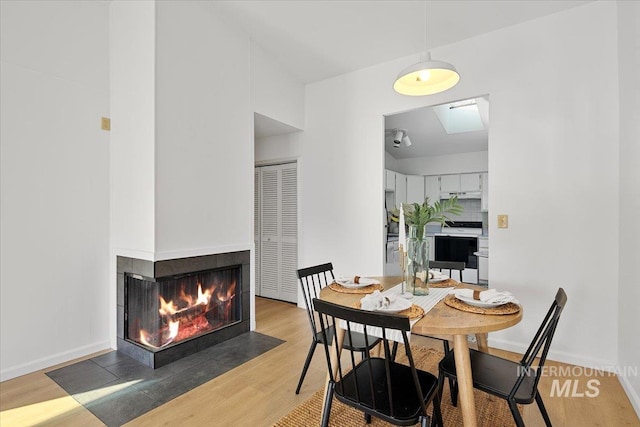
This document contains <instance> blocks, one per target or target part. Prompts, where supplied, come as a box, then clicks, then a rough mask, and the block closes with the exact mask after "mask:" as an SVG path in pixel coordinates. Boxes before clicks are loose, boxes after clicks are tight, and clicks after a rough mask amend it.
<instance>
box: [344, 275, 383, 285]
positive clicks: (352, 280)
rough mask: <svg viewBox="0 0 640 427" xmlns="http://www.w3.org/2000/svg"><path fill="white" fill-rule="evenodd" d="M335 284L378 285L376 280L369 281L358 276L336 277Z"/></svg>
mask: <svg viewBox="0 0 640 427" xmlns="http://www.w3.org/2000/svg"><path fill="white" fill-rule="evenodd" d="M335 282H336V283H338V284H341V285H343V284H347V285H376V284H378V283H380V282H379V281H377V280H376V279H369V278H368V277H360V276H349V277H337V278H336V279H335Z"/></svg>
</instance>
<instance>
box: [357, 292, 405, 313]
mask: <svg viewBox="0 0 640 427" xmlns="http://www.w3.org/2000/svg"><path fill="white" fill-rule="evenodd" d="M395 299H396V298H395V295H393V294H387V295H382V293H381V292H380V291H373V293H371V294H368V295H365V296H364V298H362V299H361V300H360V308H361V309H363V310H368V311H374V310H380V309H382V308H387V307H389V305H391V304H392V303H393V302H394V301H395Z"/></svg>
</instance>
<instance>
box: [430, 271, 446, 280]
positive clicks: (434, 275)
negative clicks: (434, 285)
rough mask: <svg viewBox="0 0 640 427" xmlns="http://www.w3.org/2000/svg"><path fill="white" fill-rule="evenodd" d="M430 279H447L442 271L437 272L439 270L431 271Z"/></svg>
mask: <svg viewBox="0 0 640 427" xmlns="http://www.w3.org/2000/svg"><path fill="white" fill-rule="evenodd" d="M429 276H430V277H429V279H442V278H443V277H447V276H445V275H444V274H442V272H441V271H437V270H429Z"/></svg>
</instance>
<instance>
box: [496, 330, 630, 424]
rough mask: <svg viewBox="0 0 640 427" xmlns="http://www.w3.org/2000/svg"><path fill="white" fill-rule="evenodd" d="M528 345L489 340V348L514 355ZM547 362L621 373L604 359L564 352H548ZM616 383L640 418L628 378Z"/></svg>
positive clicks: (619, 377)
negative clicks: (619, 385) (620, 386)
mask: <svg viewBox="0 0 640 427" xmlns="http://www.w3.org/2000/svg"><path fill="white" fill-rule="evenodd" d="M528 346H529V345H528V344H521V343H514V342H512V341H506V340H500V339H489V347H493V348H498V349H500V350H507V351H512V352H514V353H520V354H524V352H525V351H527V348H528ZM547 358H548V359H549V360H554V361H557V362H562V363H568V364H570V365H577V366H583V367H587V368H594V369H598V370H603V371H608V372H614V373H618V372H620V371H621V369H620V367H619V366H618V364H617V363H614V362H612V361H609V360H605V359H596V358H592V357H584V356H581V355H576V354H574V353H567V352H564V351H552V350H549V355H548V356H547ZM617 377H618V381H620V384H621V385H622V389H623V390H624V391H625V394H626V395H627V397H628V398H629V401H630V402H631V406H633V409H634V411H635V412H636V415H637V416H638V418H640V396H638V393H637V392H636V390H635V389H634V388H633V385H632V384H631V382H630V381H629V377H627V376H625V375H617Z"/></svg>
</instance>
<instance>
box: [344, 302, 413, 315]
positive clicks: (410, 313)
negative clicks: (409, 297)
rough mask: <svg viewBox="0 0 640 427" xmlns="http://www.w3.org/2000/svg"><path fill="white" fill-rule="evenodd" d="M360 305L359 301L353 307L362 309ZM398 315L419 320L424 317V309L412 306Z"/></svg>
mask: <svg viewBox="0 0 640 427" xmlns="http://www.w3.org/2000/svg"><path fill="white" fill-rule="evenodd" d="M360 305H361V304H360V301H358V302H356V303H355V304H354V305H353V307H354V308H357V309H360ZM396 314H400V315H403V316H407V317H408V318H409V319H419V318H421V317H422V316H424V308H422V307H420V306H419V305H415V304H411V307H409V308H407V309H406V310H402V311H399V312H398V313H396Z"/></svg>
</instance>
